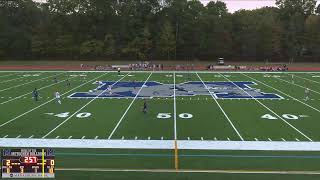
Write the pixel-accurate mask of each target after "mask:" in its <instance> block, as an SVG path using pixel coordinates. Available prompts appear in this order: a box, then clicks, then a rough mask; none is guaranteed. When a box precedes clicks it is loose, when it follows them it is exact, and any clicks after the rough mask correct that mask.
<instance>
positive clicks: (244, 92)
mask: <svg viewBox="0 0 320 180" xmlns="http://www.w3.org/2000/svg"><path fill="white" fill-rule="evenodd" d="M222 76H223V75H222ZM223 77H224V76H223ZM224 78H225V79H226V80H228V81H229V82H231V83H232V84H233V85H235V86H237V87H238V88H239V89H240V90H241V91H243V92H244V93H246V94H247V95H249V96H250V97H251V98H253V99H254V100H255V101H256V102H258V103H259V104H260V105H261V106H263V107H264V108H266V109H268V110H269V111H270V112H271V113H273V114H274V115H275V116H277V117H278V118H279V119H281V120H282V121H283V122H285V123H286V124H287V125H289V126H290V127H291V128H293V129H294V130H296V131H297V132H298V133H300V134H301V135H302V136H304V137H305V138H307V139H308V140H309V141H312V139H311V138H309V137H308V136H307V135H305V134H304V133H303V132H301V131H300V130H299V129H297V128H296V127H295V126H293V125H292V124H290V123H289V122H288V121H286V120H285V119H284V118H282V117H281V116H280V115H278V114H277V113H276V112H274V111H273V110H272V109H270V108H269V107H267V106H266V105H265V104H263V103H262V102H260V101H259V100H258V99H256V98H255V97H253V96H252V95H251V94H249V93H248V92H247V91H245V90H244V89H242V88H241V87H239V86H238V85H237V84H235V83H234V82H233V81H231V80H230V79H228V78H226V77H224Z"/></svg>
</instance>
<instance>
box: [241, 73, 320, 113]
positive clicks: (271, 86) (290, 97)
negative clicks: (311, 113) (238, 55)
mask: <svg viewBox="0 0 320 180" xmlns="http://www.w3.org/2000/svg"><path fill="white" fill-rule="evenodd" d="M242 75H244V76H247V77H248V78H250V79H252V80H254V81H256V82H259V83H260V84H263V85H265V86H267V87H269V88H271V89H273V90H275V91H278V92H280V93H281V94H284V95H286V96H288V97H289V98H292V99H294V100H295V101H298V102H300V103H301V104H303V105H305V106H307V107H309V108H311V109H313V110H315V111H317V112H320V110H319V109H317V108H315V107H313V106H311V105H309V104H307V103H305V102H303V101H301V100H299V99H297V98H295V97H293V96H290V95H289V94H287V93H284V92H283V91H280V90H279V89H276V88H274V87H272V86H270V85H268V84H266V83H264V82H262V81H259V80H257V79H256V78H253V77H251V76H249V75H246V74H242Z"/></svg>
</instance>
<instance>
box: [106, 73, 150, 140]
mask: <svg viewBox="0 0 320 180" xmlns="http://www.w3.org/2000/svg"><path fill="white" fill-rule="evenodd" d="M151 75H152V72H151V73H150V75H149V76H148V78H147V79H146V81H145V82H144V83H143V85H142V86H141V87H140V89H139V91H138V92H137V94H136V96H135V97H134V98H133V100H132V101H131V103H130V104H129V106H128V107H127V109H126V111H125V112H124V113H123V114H122V116H121V118H120V120H119V121H118V123H117V125H116V126H115V127H114V129H113V130H112V132H111V133H110V135H109V137H108V139H111V137H112V136H113V134H114V132H116V130H117V129H118V127H119V125H120V123H121V122H122V120H123V119H124V117H125V116H126V114H127V113H128V111H129V109H130V108H131V106H132V104H133V103H134V101H135V100H136V99H137V97H138V96H139V94H140V92H141V90H142V88H143V86H145V85H146V83H147V82H148V80H149V78H150V77H151Z"/></svg>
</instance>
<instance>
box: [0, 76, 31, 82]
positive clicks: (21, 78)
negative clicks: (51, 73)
mask: <svg viewBox="0 0 320 180" xmlns="http://www.w3.org/2000/svg"><path fill="white" fill-rule="evenodd" d="M23 78H27V76H23V77H19V78H14V79H9V80H6V81H0V84H2V83H6V82H10V81H14V80H18V79H23Z"/></svg>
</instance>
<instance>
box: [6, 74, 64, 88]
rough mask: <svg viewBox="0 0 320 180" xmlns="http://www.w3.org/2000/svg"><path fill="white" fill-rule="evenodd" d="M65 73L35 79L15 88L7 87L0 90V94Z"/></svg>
mask: <svg viewBox="0 0 320 180" xmlns="http://www.w3.org/2000/svg"><path fill="white" fill-rule="evenodd" d="M65 73H66V72H65ZM65 73H60V74H54V75H52V76H47V77H44V78H40V79H36V80H33V81H30V82H26V83H23V84H19V85H16V86H11V87H9V88H5V89H0V92H3V91H6V90H9V89H12V88H16V87H20V86H23V85H26V84H31V83H34V82H37V81H41V80H43V79H48V78H51V77H54V76H59V75H61V74H65Z"/></svg>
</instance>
